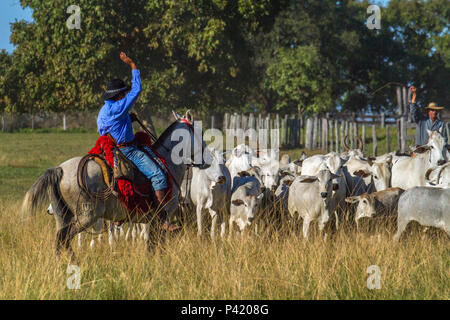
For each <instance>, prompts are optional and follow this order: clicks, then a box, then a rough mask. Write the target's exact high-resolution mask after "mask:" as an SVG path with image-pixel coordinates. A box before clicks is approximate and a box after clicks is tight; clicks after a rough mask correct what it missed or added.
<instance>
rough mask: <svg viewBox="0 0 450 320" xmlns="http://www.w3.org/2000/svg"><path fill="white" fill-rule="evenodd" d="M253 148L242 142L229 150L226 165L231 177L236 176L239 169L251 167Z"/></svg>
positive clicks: (244, 169) (245, 169) (243, 169)
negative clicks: (229, 153)
mask: <svg viewBox="0 0 450 320" xmlns="http://www.w3.org/2000/svg"><path fill="white" fill-rule="evenodd" d="M253 153H254V152H253V150H252V148H250V147H249V146H246V145H244V144H240V145H238V146H237V147H236V148H234V149H233V151H232V152H231V155H230V158H229V159H228V160H227V161H226V166H227V168H228V170H229V171H230V175H231V179H233V178H234V177H236V176H238V173H239V172H241V171H247V170H249V169H250V168H251V167H252V157H253Z"/></svg>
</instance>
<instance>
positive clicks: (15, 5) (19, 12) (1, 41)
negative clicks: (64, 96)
mask: <svg viewBox="0 0 450 320" xmlns="http://www.w3.org/2000/svg"><path fill="white" fill-rule="evenodd" d="M380 2H381V4H382V5H386V4H387V2H389V0H375V1H374V3H380ZM32 14H33V12H32V10H31V9H29V8H27V9H25V10H24V9H22V7H21V6H20V1H19V0H0V49H5V50H6V51H8V52H9V53H12V52H13V50H14V46H13V45H12V44H11V43H10V42H9V36H10V35H11V25H10V23H11V22H14V21H15V20H16V19H17V20H22V19H24V20H26V21H32V20H33V18H32Z"/></svg>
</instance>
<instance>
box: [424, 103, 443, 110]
mask: <svg viewBox="0 0 450 320" xmlns="http://www.w3.org/2000/svg"><path fill="white" fill-rule="evenodd" d="M425 109H427V110H428V109H429V110H442V109H444V107H438V105H437V103H436V102H430V103H429V104H428V106H427V107H425Z"/></svg>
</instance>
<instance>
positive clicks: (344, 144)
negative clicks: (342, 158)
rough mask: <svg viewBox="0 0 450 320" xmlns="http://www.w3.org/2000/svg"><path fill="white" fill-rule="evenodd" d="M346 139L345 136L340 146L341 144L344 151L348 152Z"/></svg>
mask: <svg viewBox="0 0 450 320" xmlns="http://www.w3.org/2000/svg"><path fill="white" fill-rule="evenodd" d="M347 139H348V135H346V136H345V137H344V140H342V144H343V146H344V149H345V151H349V150H350V147H349V146H348V144H347Z"/></svg>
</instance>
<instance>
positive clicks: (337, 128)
mask: <svg viewBox="0 0 450 320" xmlns="http://www.w3.org/2000/svg"><path fill="white" fill-rule="evenodd" d="M334 134H335V136H336V153H339V150H340V145H339V121H338V120H337V119H336V120H334Z"/></svg>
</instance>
